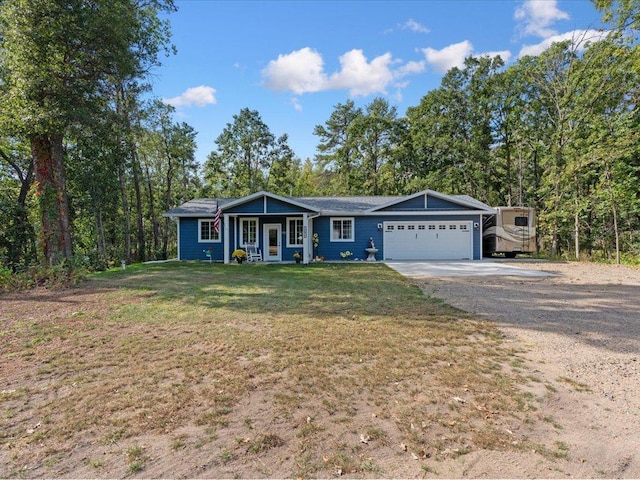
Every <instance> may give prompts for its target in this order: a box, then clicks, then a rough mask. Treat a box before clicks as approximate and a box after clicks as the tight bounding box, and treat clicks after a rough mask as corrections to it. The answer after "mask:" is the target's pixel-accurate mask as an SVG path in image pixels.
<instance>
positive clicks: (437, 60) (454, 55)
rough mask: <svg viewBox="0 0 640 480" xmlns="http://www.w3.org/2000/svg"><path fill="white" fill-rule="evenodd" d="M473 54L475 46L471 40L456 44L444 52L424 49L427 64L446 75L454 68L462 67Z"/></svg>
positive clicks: (444, 49) (445, 48)
mask: <svg viewBox="0 0 640 480" xmlns="http://www.w3.org/2000/svg"><path fill="white" fill-rule="evenodd" d="M471 52H473V45H472V44H471V42H470V41H469V40H465V41H463V42H460V43H454V44H452V45H449V46H448V47H444V48H443V49H442V50H436V49H434V48H424V49H422V53H424V56H425V58H426V59H427V62H428V63H429V64H431V65H433V67H435V69H436V70H437V71H439V72H441V73H445V72H446V71H448V70H450V69H451V68H453V67H458V68H460V67H462V66H463V65H464V59H465V58H467V57H468V56H469V55H471Z"/></svg>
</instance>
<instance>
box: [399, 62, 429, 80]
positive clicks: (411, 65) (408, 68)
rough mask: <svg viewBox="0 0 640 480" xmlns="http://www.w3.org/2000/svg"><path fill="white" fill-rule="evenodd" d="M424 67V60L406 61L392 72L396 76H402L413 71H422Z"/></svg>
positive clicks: (425, 66)
mask: <svg viewBox="0 0 640 480" xmlns="http://www.w3.org/2000/svg"><path fill="white" fill-rule="evenodd" d="M425 68H427V65H426V62H425V61H424V60H421V61H419V62H407V63H405V64H404V65H402V66H400V67H399V68H398V69H396V71H395V72H394V74H395V76H396V78H402V77H405V76H407V75H411V74H414V73H422V72H424V70H425Z"/></svg>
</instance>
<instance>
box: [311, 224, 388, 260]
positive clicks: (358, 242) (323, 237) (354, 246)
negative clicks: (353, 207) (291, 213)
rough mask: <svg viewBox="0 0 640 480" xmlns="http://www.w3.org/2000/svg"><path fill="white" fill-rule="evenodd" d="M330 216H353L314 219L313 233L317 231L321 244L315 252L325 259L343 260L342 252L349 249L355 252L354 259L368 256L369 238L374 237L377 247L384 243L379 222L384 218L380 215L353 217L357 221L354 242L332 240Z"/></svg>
mask: <svg viewBox="0 0 640 480" xmlns="http://www.w3.org/2000/svg"><path fill="white" fill-rule="evenodd" d="M330 218H351V217H349V216H348V215H345V216H344V217H341V216H333V217H319V218H316V219H314V220H313V233H317V234H318V236H319V239H320V244H319V245H318V248H317V249H316V251H315V252H314V254H315V255H317V256H320V257H324V258H325V260H342V257H341V256H340V252H344V251H346V250H349V251H350V252H351V253H353V256H352V257H351V259H352V260H355V259H356V258H357V259H360V260H362V259H364V258H367V253H366V252H365V248H367V247H368V246H369V238H373V242H374V243H375V245H376V247H378V248H379V246H381V245H382V230H378V223H382V221H383V220H382V219H380V218H378V217H353V218H354V223H355V226H354V228H355V230H354V233H355V235H354V241H352V242H332V241H331V225H330Z"/></svg>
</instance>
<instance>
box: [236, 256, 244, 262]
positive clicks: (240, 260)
mask: <svg viewBox="0 0 640 480" xmlns="http://www.w3.org/2000/svg"><path fill="white" fill-rule="evenodd" d="M236 262H238V263H242V262H244V258H242V257H236Z"/></svg>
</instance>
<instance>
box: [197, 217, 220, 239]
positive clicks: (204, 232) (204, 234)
mask: <svg viewBox="0 0 640 480" xmlns="http://www.w3.org/2000/svg"><path fill="white" fill-rule="evenodd" d="M220 223H222V222H220ZM219 241H220V232H219V231H218V232H216V231H215V229H214V228H213V219H211V220H208V219H207V220H198V242H219Z"/></svg>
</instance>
